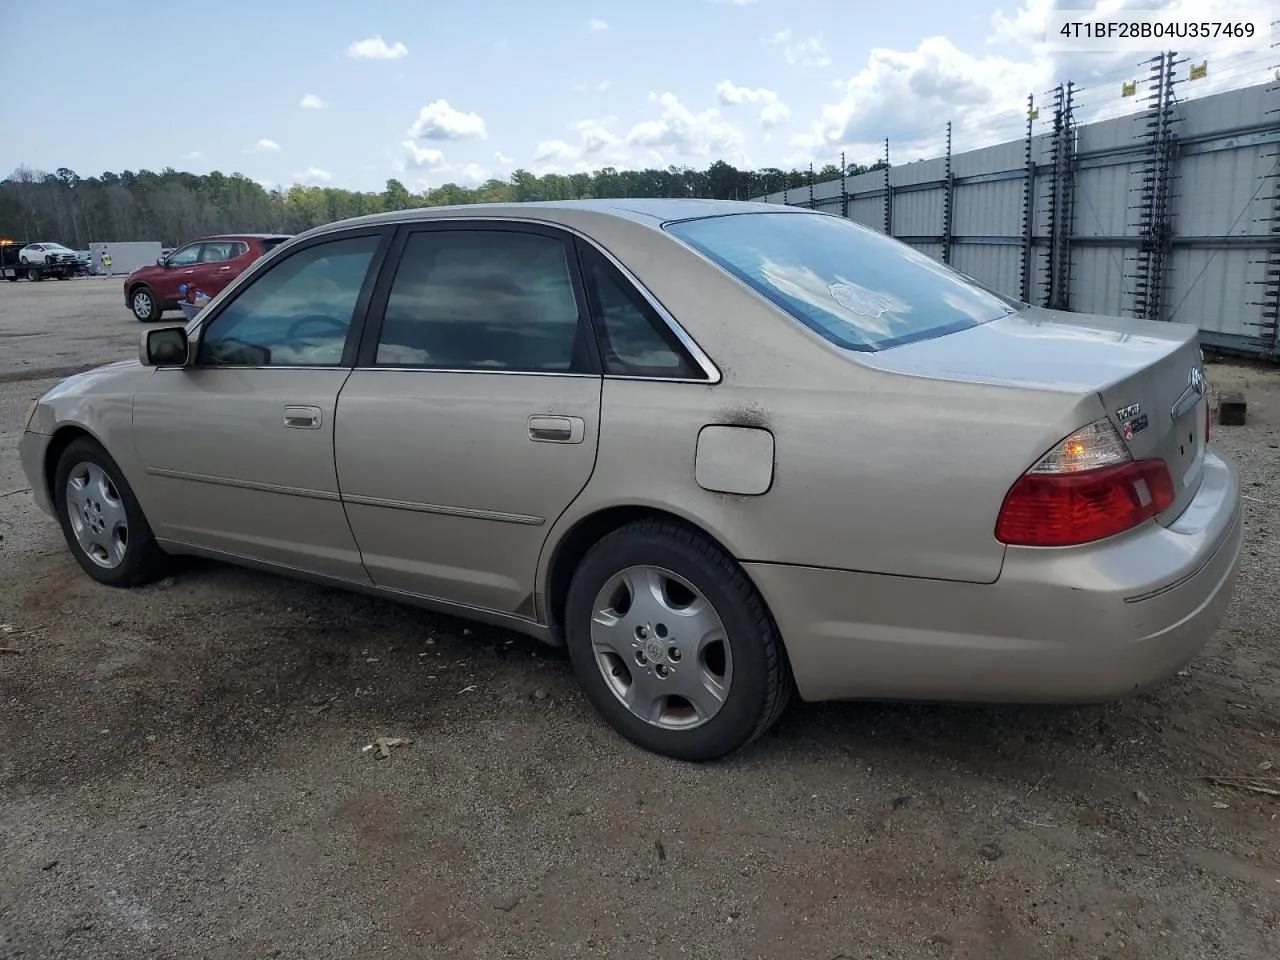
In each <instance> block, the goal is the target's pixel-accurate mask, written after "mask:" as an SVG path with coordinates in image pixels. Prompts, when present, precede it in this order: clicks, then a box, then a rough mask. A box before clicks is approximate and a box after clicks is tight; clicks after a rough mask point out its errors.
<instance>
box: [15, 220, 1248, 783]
mask: <svg viewBox="0 0 1280 960" xmlns="http://www.w3.org/2000/svg"><path fill="white" fill-rule="evenodd" d="M1197 336H1198V330H1197V328H1196V327H1195V326H1193V325H1190V324H1183V323H1154V322H1145V321H1139V320H1125V319H1119V318H1108V317H1100V316H1089V315H1083V314H1072V313H1063V312H1056V311H1052V310H1046V309H1043V308H1039V307H1033V306H1029V305H1028V304H1025V303H1019V302H1017V301H1014V300H1010V299H1008V298H1006V297H1003V296H1000V295H998V294H995V293H992V292H991V291H989V290H987V289H985V288H984V287H982V286H980V285H978V284H977V283H976V282H974V281H972V280H970V279H969V278H967V277H965V276H963V275H961V274H958V273H956V272H955V271H953V270H951V269H950V268H949V267H946V266H944V265H943V264H941V263H938V262H937V261H935V260H932V259H930V258H929V257H927V256H925V255H924V254H923V253H920V252H919V251H917V250H914V249H912V248H911V247H909V246H907V245H906V244H903V243H900V242H899V241H897V240H893V239H891V238H888V237H885V236H884V235H882V234H880V233H878V232H876V231H873V230H870V229H867V228H866V227H862V226H860V225H858V224H855V223H852V222H851V221H849V220H845V219H843V218H842V217H839V216H834V215H828V214H824V213H817V212H813V211H809V210H803V209H800V208H796V207H784V206H781V205H778V204H747V203H732V202H725V201H706V200H595V201H582V202H563V203H549V204H511V205H478V206H468V207H450V208H445V207H441V208H435V209H424V210H409V211H402V212H398V213H393V214H383V215H378V216H374V217H365V218H360V219H357V220H352V221H345V222H340V223H333V224H329V225H328V226H325V227H320V228H318V229H316V230H313V231H310V232H309V233H307V234H305V235H303V236H300V237H297V238H295V239H294V240H293V241H291V242H290V243H289V244H288V245H287V246H285V247H282V248H281V249H279V250H277V251H276V252H275V253H274V254H272V255H271V256H270V257H268V258H266V259H264V260H263V261H261V262H260V263H258V264H256V265H255V266H254V267H253V268H252V269H251V270H250V271H249V272H247V273H246V274H245V275H244V276H243V277H241V279H240V280H239V281H237V282H236V284H235V285H234V286H232V287H231V288H230V289H228V290H226V291H225V292H224V294H223V295H222V296H221V297H220V298H218V299H216V300H214V301H213V302H211V303H210V304H209V306H207V307H206V308H205V309H204V310H203V311H201V313H200V315H199V316H198V317H197V318H196V319H195V320H194V321H193V322H192V323H191V324H190V325H189V327H179V326H174V327H165V328H161V329H151V330H147V331H145V332H144V335H143V337H142V338H141V343H140V349H139V357H138V358H137V359H136V360H132V361H125V362H123V363H117V364H114V365H112V366H108V367H104V368H100V369H98V370H95V371H91V372H88V373H84V374H80V375H78V376H76V377H73V378H71V379H70V380H67V381H64V382H63V383H62V384H61V385H59V386H56V387H54V388H53V389H52V390H51V391H50V392H48V393H46V394H45V395H44V396H43V397H42V398H40V399H39V400H38V401H37V402H36V403H35V404H33V406H32V408H31V411H30V413H29V414H28V417H27V423H26V427H25V430H24V434H23V437H22V440H21V441H20V445H19V450H20V454H21V458H22V463H23V468H24V470H25V471H26V475H27V477H28V478H29V481H30V486H31V490H32V493H33V496H34V497H35V499H36V501H37V503H38V504H39V505H40V507H41V508H43V509H44V510H45V511H46V512H48V513H50V514H51V515H53V516H55V517H57V518H58V520H59V522H60V523H61V525H62V529H63V533H64V536H65V539H66V543H67V546H68V548H69V549H70V551H71V552H72V554H73V555H74V556H75V558H76V560H77V561H78V562H79V564H80V566H81V567H82V568H83V569H84V571H85V572H86V573H87V574H88V575H89V576H91V577H93V578H94V579H96V580H98V581H99V582H101V583H104V584H109V585H114V586H129V585H133V584H138V583H141V582H144V581H146V580H148V579H151V578H154V577H158V576H163V571H164V567H165V562H166V559H167V557H168V556H169V555H171V554H195V555H202V556H207V557H213V558H218V559H223V560H230V561H232V562H236V563H242V564H246V565H249V566H256V567H259V568H261V569H265V570H269V571H276V572H281V573H289V574H294V575H298V576H302V577H307V578H311V579H314V580H317V581H320V582H322V583H326V584H330V585H336V586H342V587H346V588H350V589H354V590H361V591H365V592H370V593H374V594H379V595H382V596H384V597H388V598H393V599H397V600H402V601H409V602H412V603H417V604H420V605H422V606H425V607H429V608H433V609H437V610H442V611H445V612H448V613H452V614H458V615H462V616H468V617H472V618H474V619H477V620H481V621H485V622H488V623H491V624H498V625H501V626H506V627H510V628H513V629H517V630H522V631H525V632H527V633H529V634H531V635H533V636H536V637H540V638H542V639H543V640H546V641H548V642H550V643H554V644H564V645H566V646H567V647H568V653H569V658H570V661H571V663H572V665H573V669H574V672H575V673H576V675H577V677H578V680H579V682H580V683H581V684H582V686H583V689H584V691H585V693H586V695H587V697H588V698H589V699H590V701H591V702H592V703H593V704H594V705H595V707H596V708H597V709H598V710H599V711H600V713H601V714H602V715H603V716H604V717H605V718H607V719H608V721H609V722H610V723H611V724H613V726H614V727H616V728H617V729H618V730H619V731H620V732H621V733H622V734H624V735H625V736H627V737H629V738H630V739H632V740H633V741H635V742H636V743H639V744H641V745H643V746H645V747H647V748H649V749H651V750H656V751H659V752H661V753H664V754H667V755H670V756H673V757H679V758H682V759H687V760H707V759H711V758H714V757H719V756H722V755H724V754H725V753H728V752H729V751H731V750H734V749H735V748H737V747H740V746H742V745H743V744H745V743H747V742H749V741H750V740H752V739H753V738H755V737H757V736H759V735H760V734H762V733H763V732H764V731H765V730H767V729H768V728H769V727H770V726H771V725H772V724H773V723H774V721H775V720H777V718H778V716H779V715H780V714H781V712H782V710H783V708H784V707H785V705H786V703H787V700H788V698H789V697H790V696H791V695H792V692H793V691H795V692H798V693H799V695H800V696H801V697H802V698H804V699H806V700H830V699H841V698H883V699H923V700H978V701H1022V702H1035V701H1040V702H1046V701H1048V702H1068V701H1095V700H1104V699H1109V698H1113V697H1119V696H1123V695H1125V694H1129V693H1132V692H1134V691H1135V690H1139V689H1142V688H1144V687H1147V686H1149V685H1151V684H1153V683H1155V682H1157V681H1159V680H1161V679H1163V678H1165V677H1168V676H1169V675H1171V674H1173V673H1174V672H1175V671H1176V670H1177V669H1178V668H1179V667H1180V666H1182V664H1183V663H1184V662H1186V661H1187V660H1188V659H1190V658H1191V657H1193V656H1195V655H1196V654H1197V653H1198V652H1199V651H1200V649H1201V648H1202V647H1203V646H1204V644H1205V643H1206V641H1207V640H1208V639H1209V637H1210V636H1211V635H1212V633H1213V631H1214V629H1215V627H1216V626H1217V624H1218V621H1219V619H1220V618H1221V616H1222V614H1223V610H1224V608H1225V606H1226V604H1227V601H1228V599H1229V598H1230V596H1231V592H1232V586H1233V583H1234V578H1235V573H1236V569H1237V565H1238V562H1239V556H1240V550H1241V542H1242V522H1241V519H1240V508H1241V498H1240V481H1239V475H1238V473H1237V471H1236V468H1235V466H1234V465H1233V464H1232V463H1231V461H1230V460H1229V459H1228V458H1227V457H1225V456H1222V455H1220V454H1219V453H1218V452H1217V451H1215V450H1214V449H1213V448H1211V447H1209V446H1207V441H1208V438H1209V416H1208V414H1209V398H1208V394H1207V388H1206V382H1205V377H1204V370H1203V366H1202V363H1203V358H1202V356H1201V354H1200V350H1199V347H1198V345H1197ZM1174 696H1175V697H1176V694H1174Z"/></svg>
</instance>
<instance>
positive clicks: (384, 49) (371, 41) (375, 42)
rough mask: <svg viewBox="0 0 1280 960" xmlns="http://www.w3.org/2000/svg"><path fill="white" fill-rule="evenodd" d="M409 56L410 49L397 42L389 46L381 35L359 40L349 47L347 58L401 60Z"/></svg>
mask: <svg viewBox="0 0 1280 960" xmlns="http://www.w3.org/2000/svg"><path fill="white" fill-rule="evenodd" d="M408 55H409V48H408V47H406V46H405V45H404V44H403V43H401V42H400V41H399V40H397V41H396V42H395V43H392V44H388V43H387V41H385V40H383V39H382V36H381V35H378V36H373V37H369V38H368V39H367V40H357V41H355V42H354V43H352V44H351V45H350V46H348V47H347V56H348V57H350V58H351V59H352V60H399V59H400V58H401V57H407V56H408Z"/></svg>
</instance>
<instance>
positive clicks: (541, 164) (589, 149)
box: [532, 117, 636, 173]
mask: <svg viewBox="0 0 1280 960" xmlns="http://www.w3.org/2000/svg"><path fill="white" fill-rule="evenodd" d="M617 123H618V118H617V117H601V118H599V119H587V120H578V121H576V122H574V123H571V124H569V129H570V130H572V131H573V132H574V133H575V134H577V137H576V138H574V137H570V138H568V139H560V138H555V139H549V140H542V141H539V142H538V145H537V146H536V147H534V150H533V157H532V162H533V165H534V170H535V171H536V172H538V173H576V172H579V171H587V170H591V169H598V168H599V167H605V166H615V167H621V166H627V167H631V166H635V164H636V159H635V157H633V156H631V155H630V151H629V150H628V149H627V144H626V141H625V139H624V138H623V137H621V136H619V135H618V134H616V133H614V127H616V126H617Z"/></svg>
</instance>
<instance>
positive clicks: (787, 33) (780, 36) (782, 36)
mask: <svg viewBox="0 0 1280 960" xmlns="http://www.w3.org/2000/svg"><path fill="white" fill-rule="evenodd" d="M790 39H791V28H790V27H787V29H785V30H779V31H778V32H777V33H775V34H774V35H773V36H771V37H765V40H764V42H765V43H771V44H774V45H775V46H776V45H777V44H779V43H786V42H787V41H788V40H790Z"/></svg>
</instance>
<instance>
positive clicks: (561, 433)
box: [529, 416, 587, 443]
mask: <svg viewBox="0 0 1280 960" xmlns="http://www.w3.org/2000/svg"><path fill="white" fill-rule="evenodd" d="M586 433H587V425H586V423H585V422H584V421H583V419H582V418H581V417H546V416H543V417H530V418H529V439H530V440H533V441H534V442H535V443H581V442H582V438H583V437H584V436H586Z"/></svg>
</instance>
